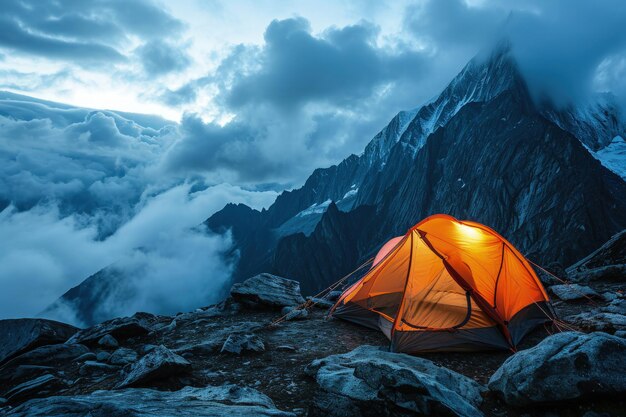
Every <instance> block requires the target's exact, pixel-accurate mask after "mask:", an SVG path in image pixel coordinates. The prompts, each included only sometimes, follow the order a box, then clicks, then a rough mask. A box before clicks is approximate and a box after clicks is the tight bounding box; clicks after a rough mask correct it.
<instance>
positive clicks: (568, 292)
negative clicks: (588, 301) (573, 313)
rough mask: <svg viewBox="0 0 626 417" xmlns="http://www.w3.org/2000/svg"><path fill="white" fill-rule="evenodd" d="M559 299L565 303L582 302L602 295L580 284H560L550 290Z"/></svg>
mask: <svg viewBox="0 0 626 417" xmlns="http://www.w3.org/2000/svg"><path fill="white" fill-rule="evenodd" d="M548 289H549V290H550V291H551V292H552V293H553V294H554V295H555V296H556V297H557V298H558V299H560V300H563V301H572V300H580V299H582V298H587V297H589V298H599V297H600V294H598V293H597V292H595V291H594V290H593V289H592V288H591V287H589V286H587V285H580V284H559V285H552V286H551V287H549V288H548Z"/></svg>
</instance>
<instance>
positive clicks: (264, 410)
mask: <svg viewBox="0 0 626 417" xmlns="http://www.w3.org/2000/svg"><path fill="white" fill-rule="evenodd" d="M6 416H7V417H9V416H10V417H84V416H90V417H122V416H123V417H154V416H177V417H221V416H227V417H232V416H241V417H256V416H259V417H263V416H275V417H295V414H292V413H287V412H283V411H280V410H278V409H277V408H276V407H275V405H274V403H273V402H272V400H270V399H269V398H268V397H267V396H265V395H264V394H261V393H260V392H258V391H256V390H254V389H251V388H241V387H237V386H235V385H224V386H217V387H212V386H209V387H205V388H192V387H186V388H183V389H181V390H179V391H173V392H168V391H156V390H152V389H132V388H131V389H123V390H117V391H96V392H94V393H92V394H89V395H78V396H74V397H65V396H59V397H49V398H42V399H33V400H30V401H28V402H26V403H24V404H22V405H20V406H18V407H15V408H13V409H12V410H9V411H8V414H6Z"/></svg>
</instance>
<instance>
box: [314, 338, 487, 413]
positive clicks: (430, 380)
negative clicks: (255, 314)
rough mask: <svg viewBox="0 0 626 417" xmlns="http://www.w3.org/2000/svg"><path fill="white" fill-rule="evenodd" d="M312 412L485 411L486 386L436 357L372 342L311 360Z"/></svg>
mask: <svg viewBox="0 0 626 417" xmlns="http://www.w3.org/2000/svg"><path fill="white" fill-rule="evenodd" d="M306 372H307V374H309V375H310V376H312V377H314V378H315V380H316V381H317V384H318V385H319V389H318V392H317V393H316V395H315V398H314V401H313V405H312V407H311V410H310V415H312V416H328V417H333V416H337V417H340V416H341V417H360V416H367V417H369V416H372V417H374V416H381V415H384V416H390V417H391V416H407V415H437V416H450V415H452V416H482V413H481V412H480V411H479V410H478V407H479V406H480V404H481V402H482V396H481V393H482V392H483V391H484V388H483V387H481V386H480V385H479V384H477V383H476V382H475V381H473V380H471V379H469V378H467V377H465V376H463V375H460V374H458V373H456V372H453V371H451V370H449V369H447V368H443V367H440V366H437V365H435V364H434V363H433V362H431V361H429V360H427V359H423V358H418V357H413V356H409V355H405V354H400V353H391V352H388V351H385V350H382V349H381V348H379V347H374V346H367V345H364V346H360V347H358V348H356V349H354V350H353V351H351V352H348V353H345V354H342V355H332V356H328V357H326V358H324V359H318V360H315V361H313V362H312V363H311V364H310V365H309V366H308V367H307V368H306Z"/></svg>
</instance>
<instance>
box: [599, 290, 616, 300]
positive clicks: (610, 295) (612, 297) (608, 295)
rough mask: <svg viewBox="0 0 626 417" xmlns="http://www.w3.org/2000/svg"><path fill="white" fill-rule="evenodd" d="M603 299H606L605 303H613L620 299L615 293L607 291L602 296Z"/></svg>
mask: <svg viewBox="0 0 626 417" xmlns="http://www.w3.org/2000/svg"><path fill="white" fill-rule="evenodd" d="M601 296H602V298H603V299H604V301H608V302H611V301H613V300H617V299H618V298H619V295H618V294H617V293H615V292H613V291H606V292H603V293H602V294H601Z"/></svg>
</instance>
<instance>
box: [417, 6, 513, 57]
mask: <svg viewBox="0 0 626 417" xmlns="http://www.w3.org/2000/svg"><path fill="white" fill-rule="evenodd" d="M500 4H501V3H494V4H490V5H489V7H475V6H469V5H468V4H467V3H465V2H464V1H462V0H436V1H426V2H421V3H418V4H414V5H410V6H409V7H407V10H406V14H405V26H406V27H407V29H409V30H410V31H411V32H413V33H414V34H415V36H416V37H418V38H420V39H422V40H424V41H425V42H427V43H428V44H429V45H430V46H431V47H435V48H454V49H458V48H461V47H470V49H472V51H473V52H476V48H477V47H480V45H482V44H483V43H484V42H485V41H486V40H489V39H491V38H492V37H493V36H494V35H495V33H496V31H497V29H498V28H500V27H501V25H502V23H503V22H504V20H505V19H506V16H507V15H508V13H509V11H508V10H507V9H506V8H503V7H501V6H500ZM502 5H503V4H502Z"/></svg>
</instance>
